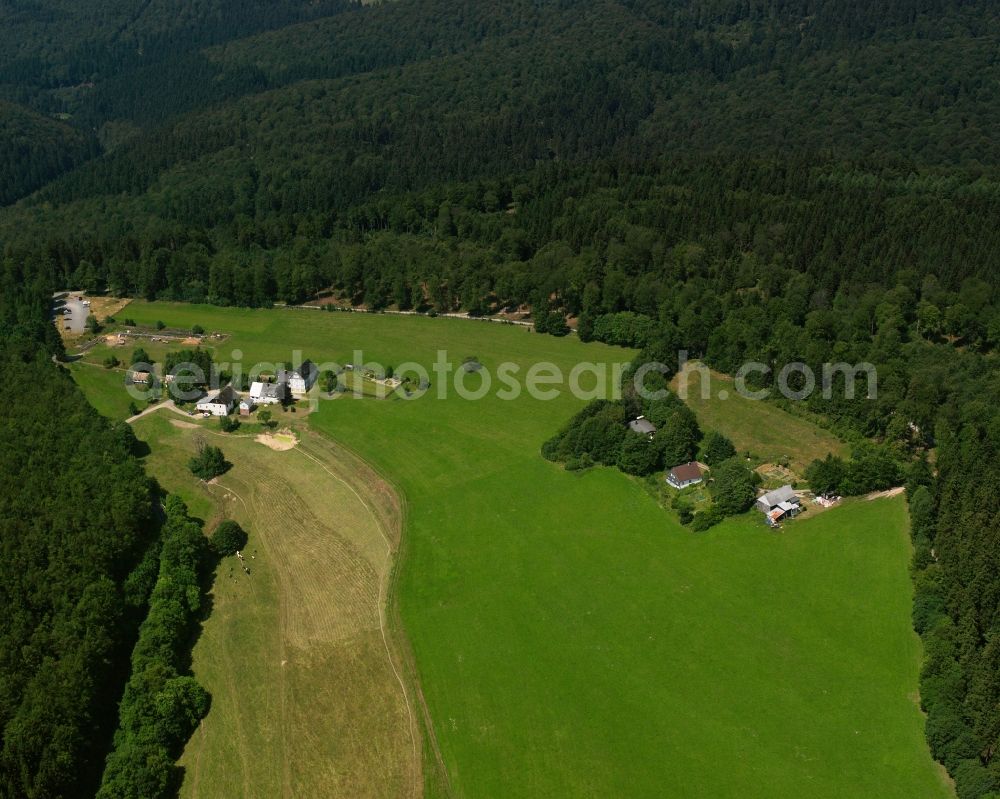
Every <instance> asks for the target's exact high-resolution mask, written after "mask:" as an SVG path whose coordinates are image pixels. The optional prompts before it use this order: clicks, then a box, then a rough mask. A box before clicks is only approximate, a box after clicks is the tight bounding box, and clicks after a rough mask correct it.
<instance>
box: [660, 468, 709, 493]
mask: <svg viewBox="0 0 1000 799" xmlns="http://www.w3.org/2000/svg"><path fill="white" fill-rule="evenodd" d="M704 479H705V476H704V475H703V474H702V473H701V467H700V466H699V465H698V464H697V463H695V462H694V461H691V462H690V463H682V464H681V465H680V466H675V467H674V468H673V469H671V470H670V471H669V472H667V482H668V483H669V484H670V485H672V486H673V487H674V488H676V489H681V488H687V487H688V486H693V485H697V484H698V483H700V482H701V481H702V480H704Z"/></svg>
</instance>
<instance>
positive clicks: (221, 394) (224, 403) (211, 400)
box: [195, 386, 236, 416]
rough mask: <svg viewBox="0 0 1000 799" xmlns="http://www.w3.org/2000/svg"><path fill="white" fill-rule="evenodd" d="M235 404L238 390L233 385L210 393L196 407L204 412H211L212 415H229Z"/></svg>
mask: <svg viewBox="0 0 1000 799" xmlns="http://www.w3.org/2000/svg"><path fill="white" fill-rule="evenodd" d="M235 404H236V392H235V391H233V387H232V386H226V387H225V388H224V389H222V390H221V391H217V392H216V393H214V394H209V395H208V396H207V397H205V398H204V399H202V400H201V401H200V402H199V403H198V404H197V405H196V406H195V407H196V408H197V409H198V410H199V411H201V412H202V413H210V414H212V416H228V415H229V414H230V413H231V412H232V410H233V406H234V405H235Z"/></svg>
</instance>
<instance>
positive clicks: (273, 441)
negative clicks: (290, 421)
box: [254, 430, 299, 452]
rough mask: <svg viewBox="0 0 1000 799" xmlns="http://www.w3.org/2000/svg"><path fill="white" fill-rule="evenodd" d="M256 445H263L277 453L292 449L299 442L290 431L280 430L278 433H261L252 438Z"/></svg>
mask: <svg viewBox="0 0 1000 799" xmlns="http://www.w3.org/2000/svg"><path fill="white" fill-rule="evenodd" d="M254 441H256V442H257V443H258V444H263V445H264V446H265V447H269V448H271V449H274V450H278V451H279V452H284V451H286V450H290V449H294V448H295V445H296V444H298V443H299V440H298V439H297V438H296V437H295V433H293V432H292V431H291V430H282V431H281V432H280V433H273V434H272V433H261V434H260V435H258V436H256V437H255V438H254Z"/></svg>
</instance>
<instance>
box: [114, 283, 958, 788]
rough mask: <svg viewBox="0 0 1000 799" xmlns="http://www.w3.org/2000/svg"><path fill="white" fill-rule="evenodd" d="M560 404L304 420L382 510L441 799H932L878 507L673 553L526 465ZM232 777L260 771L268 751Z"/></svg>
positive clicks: (642, 513) (418, 354)
mask: <svg viewBox="0 0 1000 799" xmlns="http://www.w3.org/2000/svg"><path fill="white" fill-rule="evenodd" d="M129 315H130V316H131V317H134V318H135V319H137V320H138V321H139V322H140V323H143V322H146V323H148V322H153V321H155V320H156V319H163V321H165V322H166V323H167V324H168V325H171V326H190V325H192V324H202V325H204V326H205V327H206V328H209V329H213V328H214V329H221V330H225V331H227V332H229V333H231V334H232V339H231V340H229V341H227V342H226V344H225V346H226V347H239V348H240V349H241V350H242V351H243V354H244V361H254V360H259V359H267V360H276V359H279V360H288V359H289V358H290V353H289V350H290V349H291V348H293V347H299V348H301V349H302V350H303V351H304V353H305V354H306V355H307V356H309V357H312V358H314V359H327V358H332V359H349V358H351V353H352V351H353V350H354V349H355V348H361V349H363V350H364V354H365V356H366V357H367V358H370V359H372V360H381V361H382V362H383V363H388V364H394V365H398V364H399V363H400V362H402V361H404V360H417V361H420V362H423V363H426V364H429V363H430V362H431V361H432V360H433V357H434V352H435V350H436V349H438V348H439V347H440V346H443V345H447V346H448V348H449V350H450V352H451V354H452V356H453V360H455V361H456V362H460V361H461V359H462V357H464V356H466V355H476V356H478V357H479V358H480V360H481V361H482V362H483V363H484V364H485V365H486V366H487V367H489V368H491V369H492V368H495V366H496V365H497V364H498V363H499V362H500V361H502V360H511V361H515V362H518V363H521V364H522V365H523V366H527V364H528V363H530V362H533V361H535V360H549V361H553V362H555V363H557V364H559V365H560V366H562V367H563V368H564V369H567V370H568V368H569V367H570V366H572V365H573V364H574V363H575V362H577V360H579V359H587V360H626V359H627V353H624V352H623V351H621V350H615V349H612V348H608V347H603V346H601V345H583V344H580V343H579V342H578V341H575V340H572V339H563V340H557V339H554V338H551V337H547V336H539V335H535V334H531V333H528V332H527V331H525V330H523V329H519V328H518V329H514V328H505V327H500V326H496V325H486V324H475V323H471V322H463V321H459V320H428V319H421V318H400V317H375V316H369V315H353V314H321V313H319V312H307V311H243V310H222V309H214V308H208V307H189V306H174V305H167V304H154V305H146V304H143V303H134V304H133V305H132V306H130V308H129ZM435 388H436V386H435ZM757 406H759V403H758V404H755V406H754V407H757ZM578 407H580V402H579V401H578V400H575V399H573V398H571V397H569V396H566V395H565V394H564V395H562V396H560V397H559V398H558V399H556V400H554V401H551V402H539V401H535V400H532V399H530V398H526V397H523V398H521V399H520V400H518V401H516V402H503V401H501V400H499V399H497V398H495V397H492V396H491V397H488V398H487V399H484V400H482V401H479V402H469V401H467V400H463V399H460V398H455V397H453V398H451V399H448V400H447V401H439V400H437V399H434V398H432V397H430V396H428V397H425V398H423V399H420V400H416V401H411V402H401V401H397V402H378V401H374V400H370V399H362V400H353V399H349V398H344V399H340V400H337V401H335V402H325V403H321V407H320V409H319V411H318V412H317V413H315V414H313V415H312V416H310V417H309V419H310V422H311V424H313V425H314V426H315V427H316V428H317V429H319V430H321V431H323V432H326V433H328V434H329V435H330V436H331V437H332V438H333V439H334V440H336V441H339V442H343V443H345V444H346V445H347V446H348V447H350V448H351V449H352V450H354V451H356V452H358V453H359V454H361V455H362V456H363V457H365V458H366V459H367V460H369V461H370V462H372V463H373V464H375V465H376V467H377V468H379V470H380V471H381V472H382V473H384V474H387V475H391V476H392V479H393V480H394V481H395V482H396V483H397V485H398V487H399V488H400V489H401V490H402V492H403V494H404V495H405V498H406V500H407V504H408V507H409V512H408V516H407V527H406V538H405V540H404V561H403V565H402V571H401V574H400V576H399V582H398V593H397V600H398V604H399V608H400V611H401V614H402V619H403V622H404V624H405V628H406V632H407V635H408V636H409V639H410V641H411V643H412V648H413V652H414V656H415V659H416V663H417V666H418V668H419V675H420V679H421V684H422V687H423V691H424V694H425V696H426V700H427V704H428V707H429V709H430V714H431V716H432V719H433V723H434V732H435V733H436V737H437V740H438V741H439V743H440V748H441V752H442V755H443V758H444V761H445V763H446V765H447V768H448V774H449V778H450V784H451V790H452V792H453V793H454V794H455V795H458V796H469V797H498V796H503V797H521V796H523V797H540V796H541V797H548V796H552V797H564V796H574V797H575V796H593V797H607V796H630V797H633V796H636V797H646V796H649V797H711V798H712V799H717V798H719V797H740V798H741V799H745V797H762V798H763V797H767V798H768V799H771V798H772V797H800V796H809V797H816V798H818V799H821V798H822V797H831V798H832V797H838V798H840V797H869V796H879V797H888V798H890V799H891V798H892V797H900V799H904V797H905V798H906V799H911V798H912V797H946V796H948V795H949V790H948V789H947V787H946V786H944V785H943V783H942V782H941V780H940V777H939V774H938V771H937V769H936V767H935V765H934V763H933V762H932V760H931V758H930V756H929V754H928V753H927V750H926V746H925V745H924V742H923V738H922V722H921V717H920V714H919V712H918V709H917V707H916V704H915V702H914V699H913V693H914V691H915V688H916V683H917V670H918V663H919V644H918V641H917V639H916V637H915V635H914V634H913V633H912V631H911V629H910V626H909V604H910V586H909V580H908V575H907V561H908V557H909V545H908V536H907V524H906V513H905V506H904V504H903V503H902V501H901V500H900V499H895V500H882V501H877V502H870V503H868V502H856V503H852V504H848V505H845V506H844V507H842V508H839V509H836V510H833V511H829V512H827V513H823V514H820V515H818V516H817V517H815V518H813V519H808V520H801V522H800V523H796V524H794V525H788V526H787V527H786V530H785V531H784V532H783V533H782V534H778V535H776V534H773V533H770V532H768V531H766V530H765V529H764V528H763V527H762V526H761V525H760V524H759V522H758V520H757V519H756V518H754V517H752V516H748V517H746V518H741V519H736V520H732V521H730V522H727V523H725V524H723V525H722V526H720V527H718V528H715V529H714V530H712V531H711V532H710V533H708V534H705V535H700V536H698V535H693V534H691V533H690V532H688V531H687V530H684V529H681V528H679V527H678V526H677V525H676V523H675V522H674V521H673V520H672V518H671V517H670V516H668V515H667V514H665V513H664V512H663V511H662V510H661V509H660V508H659V507H657V505H656V504H655V502H654V501H653V500H652V499H651V498H650V496H649V494H648V493H647V492H646V491H645V490H644V489H643V487H642V486H641V485H640V484H638V483H637V482H635V481H632V480H630V479H628V478H626V477H624V476H623V475H621V474H620V473H618V472H615V471H612V470H603V469H602V470H594V471H591V472H589V473H586V474H583V475H579V474H571V473H567V472H564V471H562V470H561V469H559V468H558V467H556V466H554V465H552V464H549V463H547V462H545V461H543V460H542V459H541V458H540V457H539V456H538V447H539V445H540V444H541V442H542V441H543V440H544V439H545V438H546V437H547V436H549V435H551V433H552V432H553V431H554V430H555V429H556V427H557V426H558V425H559V424H560V423H562V422H563V421H565V419H566V418H568V416H569V415H570V414H571V413H573V411H574V410H575V409H577V408H578ZM143 421H144V422H145V420H143ZM797 421H799V422H800V423H801V424H804V423H802V422H801V421H800V420H797ZM720 429H723V430H724V432H729V431H726V430H725V428H722V427H721V426H720ZM808 430H809V431H810V432H811V433H812V434H814V435H817V436H821V437H822V434H820V433H816V432H815V431H813V430H812V428H808ZM822 440H825V438H822ZM278 454H279V455H283V454H287V453H278ZM759 454H763V453H759ZM784 454H789V453H784ZM806 454H810V455H811V454H812V453H806V452H805V451H803V453H802V455H801V456H800V457H804V456H805V455H806ZM234 472H235V470H234ZM234 476H235V474H234ZM298 480H299V477H298V475H294V476H292V475H289V476H288V482H289V484H290V485H292V486H297V485H299V483H298ZM217 619H219V621H218V627H219V632H218V633H217V634H218V635H219V636H225V635H233V636H237V637H239V636H240V633H239V631H238V628H237V627H236V625H235V622H233V623H231V622H229V621H228V620H227V619H226V617H224V616H222V615H221V614H220V615H219V616H218V617H217V616H216V615H213V617H212V619H210V621H209V627H208V628H207V632H206V638H208V632H209V631H211V625H212V624H213V623H215V622H216V620H217ZM199 646H200V647H204V646H205V644H199ZM253 656H254V654H253V653H250V654H249V655H247V654H246V653H244V652H241V653H240V657H241V658H242V657H253ZM236 662H238V661H236ZM234 667H235V666H234ZM196 668H198V669H199V670H200V671H199V673H205V670H208V671H209V672H211V670H212V669H215V668H219V667H217V666H214V665H213V664H212V662H211V658H209V657H203V658H200V659H199V660H198V661H197V662H196ZM383 687H384V686H383ZM215 712H216V711H215V710H214V709H213V713H215ZM243 712H245V713H249V714H251V716H250V719H252V718H253V717H254V713H256V716H257V717H258V718H259V719H262V718H263V717H264V716H266V715H268V714H273V713H274V712H275V711H274V709H273V708H269V709H268V711H267V712H266V713H265V712H262V711H252V710H249V709H246V708H243ZM211 723H212V717H211V716H210V717H209V720H208V722H207V724H211ZM246 723H252V722H251V721H248V720H247V719H245V718H243V713H242V712H241V714H240V717H239V718H237V717H236V716H235V715H234V716H233V717H231V718H225V719H222V718H220V719H219V722H218V724H219V726H220V727H224V728H225V734H226V735H229V736H231V735H232V734H233V731H234V730H237V729H238V725H240V724H246ZM257 723H260V724H263V721H258V722H257ZM269 729H271V730H272V731H273V733H272V734H275V735H278V732H279V731H278V730H277V728H275V727H274V725H273V724H272V725H271V726H270V727H269ZM256 755H257V756H258V757H260V758H261V759H263V760H269V759H271V758H275V760H274V762H272V763H271V767H272V769H277V768H278V767H279V765H280V756H281V752H280V751H279V750H278V749H276V748H275V749H273V750H267V751H265V752H260V753H256ZM213 762H215V763H216V767H213V768H210V769H207V770H205V771H204V772H203V773H204V774H205V775H206V777H207V775H209V774H212V775H215V777H216V778H217V779H222V773H223V772H222V768H223V766H222V764H223V762H224V758H222V757H221V756H218V757H216V759H215V760H214V761H213ZM232 762H236V761H235V760H234V761H232ZM229 767H230V766H229V765H227V766H226V768H229ZM437 792H438V791H435V793H437ZM440 792H442V793H443V792H444V791H443V790H442V791H440ZM317 795H323V794H317Z"/></svg>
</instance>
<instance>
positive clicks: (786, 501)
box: [756, 485, 802, 518]
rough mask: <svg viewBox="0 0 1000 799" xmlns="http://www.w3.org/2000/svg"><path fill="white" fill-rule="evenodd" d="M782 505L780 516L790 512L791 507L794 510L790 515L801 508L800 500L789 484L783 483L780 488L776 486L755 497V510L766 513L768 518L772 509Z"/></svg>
mask: <svg viewBox="0 0 1000 799" xmlns="http://www.w3.org/2000/svg"><path fill="white" fill-rule="evenodd" d="M783 505H784V506H785V507H784V511H783V513H782V516H784V515H785V514H787V513H791V512H792V509H793V508H794V509H796V510H795V511H794V513H792V515H795V514H797V513H798V512H799V510H801V507H802V502H801V500H799V498H798V496H797V495H796V493H795V489H794V488H792V487H791V486H790V485H783V486H782V487H781V488H776V489H774V490H773V491H768V492H767V493H766V494H761V495H760V496H759V497H757V503H756V507H757V510H759V511H760V512H761V513H766V514H768V518H770V514H771V512H772V511H774V510H776V509H779V508H781V507H782V506H783Z"/></svg>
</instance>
